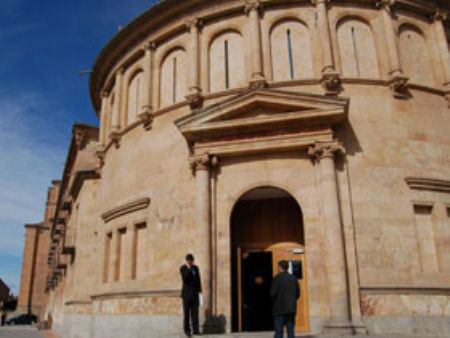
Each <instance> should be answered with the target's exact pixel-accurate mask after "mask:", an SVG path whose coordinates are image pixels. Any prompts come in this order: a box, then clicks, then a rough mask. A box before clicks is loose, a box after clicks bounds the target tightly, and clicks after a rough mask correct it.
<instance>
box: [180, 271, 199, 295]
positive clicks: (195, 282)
mask: <svg viewBox="0 0 450 338" xmlns="http://www.w3.org/2000/svg"><path fill="white" fill-rule="evenodd" d="M180 275H181V279H182V281H183V287H182V289H181V297H182V298H184V299H194V298H195V297H198V294H199V293H200V292H202V282H201V280H200V270H199V269H198V266H197V265H193V266H192V268H188V267H187V265H182V266H181V267H180Z"/></svg>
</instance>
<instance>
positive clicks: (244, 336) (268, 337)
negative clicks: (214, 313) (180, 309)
mask: <svg viewBox="0 0 450 338" xmlns="http://www.w3.org/2000/svg"><path fill="white" fill-rule="evenodd" d="M273 336H274V333H273V332H248V333H247V332H244V333H229V334H208V335H201V336H192V337H193V338H196V337H202V338H273ZM185 337H186V336H184V335H180V336H177V337H176V338H185ZM284 337H286V334H285V335H284ZM295 337H296V338H446V337H443V336H427V337H422V336H420V337H418V336H417V337H411V336H408V335H384V336H379V335H357V336H348V335H346V336H334V335H321V334H298V335H296V336H295ZM171 338H175V337H173V336H171Z"/></svg>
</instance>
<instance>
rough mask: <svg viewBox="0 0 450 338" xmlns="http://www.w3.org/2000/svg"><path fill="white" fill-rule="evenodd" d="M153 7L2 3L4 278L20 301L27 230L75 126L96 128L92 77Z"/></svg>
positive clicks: (70, 0) (0, 212) (139, 0)
mask: <svg viewBox="0 0 450 338" xmlns="http://www.w3.org/2000/svg"><path fill="white" fill-rule="evenodd" d="M154 2H155V1H154V0H153V1H152V0H128V1H123V0H63V1H61V0H45V1H36V0H1V1H0V45H1V46H2V47H1V49H0V278H2V279H3V280H4V281H5V282H6V283H7V284H8V285H9V286H10V287H11V289H12V290H13V291H14V293H16V294H17V291H18V288H19V280H20V270H21V259H22V250H23V240H24V227H23V225H24V224H25V223H37V222H40V221H41V220H42V218H43V213H44V204H45V199H46V194H47V188H48V186H49V184H50V181H51V180H53V179H59V178H60V177H61V174H62V169H63V165H64V161H65V157H66V154H67V148H68V144H69V141H70V137H71V128H72V125H73V123H74V122H83V123H90V124H97V123H98V121H97V118H96V116H95V113H94V110H93V108H92V106H91V102H90V97H89V92H88V81H89V77H88V76H84V77H83V76H80V75H79V74H78V73H79V72H80V71H84V70H88V69H90V68H91V67H92V64H93V62H94V60H95V58H96V56H97V54H98V53H99V51H100V50H101V48H102V47H103V46H104V45H105V44H106V42H107V41H109V39H110V38H111V37H112V36H113V35H114V34H115V33H116V32H117V30H118V27H119V26H124V25H125V24H126V23H127V22H129V21H130V20H131V19H132V18H133V17H135V16H136V15H138V14H139V13H141V12H143V11H144V10H145V9H147V8H148V7H149V6H151V5H152V4H153V3H154Z"/></svg>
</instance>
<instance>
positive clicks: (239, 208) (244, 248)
mask: <svg viewBox="0 0 450 338" xmlns="http://www.w3.org/2000/svg"><path fill="white" fill-rule="evenodd" d="M231 236H232V240H231V242H232V259H233V261H232V303H233V304H232V305H233V307H232V309H233V310H232V328H233V331H235V332H241V331H249V332H252V331H271V330H273V319H272V304H271V300H270V286H271V284H272V279H273V277H274V276H275V275H276V274H277V273H278V262H279V261H280V260H287V261H288V262H289V272H291V273H292V274H293V275H294V276H295V277H296V278H297V280H298V283H299V286H300V290H301V298H300V300H299V302H298V303H297V318H296V332H307V331H308V330H309V321H308V304H307V298H308V297H307V287H306V282H307V279H306V269H305V264H306V262H305V250H304V236H303V216H302V212H301V209H300V207H299V205H298V203H297V202H296V200H295V199H294V198H293V197H292V196H291V195H290V194H289V193H287V192H285V191H284V190H281V189H279V188H274V187H261V188H256V189H253V190H251V191H249V192H247V193H246V194H244V195H243V196H242V197H241V198H240V199H239V201H238V202H237V203H236V205H235V207H234V209H233V212H232V216H231Z"/></svg>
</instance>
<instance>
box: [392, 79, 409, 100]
mask: <svg viewBox="0 0 450 338" xmlns="http://www.w3.org/2000/svg"><path fill="white" fill-rule="evenodd" d="M408 82H409V78H408V77H406V76H403V75H395V76H393V77H392V78H391V80H390V81H389V87H391V90H392V92H393V93H394V97H398V98H405V97H407V96H408V86H409V83H408Z"/></svg>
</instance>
